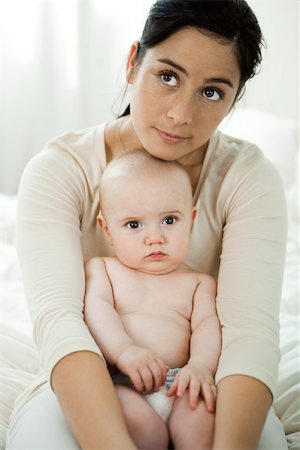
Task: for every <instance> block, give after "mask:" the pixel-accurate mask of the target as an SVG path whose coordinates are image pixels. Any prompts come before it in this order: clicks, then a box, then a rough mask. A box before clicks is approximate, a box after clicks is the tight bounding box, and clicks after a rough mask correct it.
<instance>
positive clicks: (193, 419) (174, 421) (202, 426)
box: [169, 392, 215, 450]
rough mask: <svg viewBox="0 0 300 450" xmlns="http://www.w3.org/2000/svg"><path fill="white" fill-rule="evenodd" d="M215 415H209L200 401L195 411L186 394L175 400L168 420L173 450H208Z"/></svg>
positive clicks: (211, 439)
mask: <svg viewBox="0 0 300 450" xmlns="http://www.w3.org/2000/svg"><path fill="white" fill-rule="evenodd" d="M214 420H215V415H214V414H213V413H209V412H208V411H207V409H206V407H205V403H204V401H203V400H202V399H199V403H198V405H197V408H196V409H192V408H191V407H190V405H189V397H188V392H186V393H185V394H184V396H183V397H181V398H176V400H175V402H174V405H173V409H172V413H171V416H170V419H169V431H170V436H171V440H172V443H173V445H174V448H175V449H188V450H194V449H197V450H210V449H211V448H212V443H213V433H214Z"/></svg>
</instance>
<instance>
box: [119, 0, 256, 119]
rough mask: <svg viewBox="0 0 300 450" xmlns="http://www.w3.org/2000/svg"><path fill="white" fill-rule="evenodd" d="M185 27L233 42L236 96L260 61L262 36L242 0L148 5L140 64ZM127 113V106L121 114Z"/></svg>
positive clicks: (163, 0) (167, 1)
mask: <svg viewBox="0 0 300 450" xmlns="http://www.w3.org/2000/svg"><path fill="white" fill-rule="evenodd" d="M184 27H194V28H197V29H198V30H199V31H201V32H202V33H203V34H206V35H208V36H211V37H214V38H215V39H219V40H220V41H221V42H225V43H226V42H227V43H230V42H234V44H235V52H236V57H237V61H238V64H239V68H240V73H241V77H240V85H239V89H238V92H237V97H238V96H241V93H243V88H244V85H245V83H246V81H247V80H248V79H250V78H252V77H253V76H254V75H255V74H256V72H257V70H258V68H259V65H260V63H261V59H262V55H261V47H262V45H263V36H262V33H261V30H260V27H259V24H258V21H257V19H256V16H255V14H254V13H253V11H252V9H251V8H250V7H249V5H248V3H247V2H246V1H245V0H189V1H185V0H157V1H156V2H155V3H154V4H153V5H152V7H151V9H150V12H149V15H148V18H147V20H146V23H145V27H144V30H143V33H142V37H141V40H140V42H139V47H138V51H137V63H140V62H141V61H142V59H143V57H144V56H145V54H146V52H147V50H148V49H149V48H152V47H155V46H156V45H157V44H159V43H160V42H163V41H164V40H165V39H167V38H168V37H169V36H171V35H172V34H174V33H176V32H177V31H179V30H180V29H182V28H184ZM129 113H130V105H129V106H128V107H127V108H126V110H125V111H124V113H123V116H125V115H127V114H129Z"/></svg>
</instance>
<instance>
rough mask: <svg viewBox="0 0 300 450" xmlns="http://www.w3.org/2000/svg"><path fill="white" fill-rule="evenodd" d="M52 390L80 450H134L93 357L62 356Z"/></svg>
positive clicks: (104, 371) (102, 365) (107, 377)
mask: <svg viewBox="0 0 300 450" xmlns="http://www.w3.org/2000/svg"><path fill="white" fill-rule="evenodd" d="M52 386H53V388H54V392H55V394H56V395H57V398H58V400H59V402H60V405H61V407H62V409H63V411H64V414H65V417H66V419H67V421H68V423H69V426H70V428H71V430H72V432H73V434H74V436H75V437H76V439H77V441H78V443H79V445H80V448H82V449H83V450H91V449H93V450H98V449H99V450H100V449H103V450H116V449H120V450H121V449H126V450H127V449H128V450H131V449H132V450H133V449H135V448H136V447H135V446H134V444H133V443H132V441H131V438H130V437H129V434H128V431H127V428H126V426H125V423H124V419H123V414H122V411H121V408H120V404H119V401H118V399H117V396H116V393H115V389H114V386H113V384H112V381H111V378H110V375H109V373H108V371H107V368H106V366H105V363H104V361H103V360H102V359H101V358H100V357H99V356H98V355H96V354H95V353H91V352H77V353H72V354H70V355H68V356H65V357H64V358H63V359H62V360H61V361H59V362H58V363H57V365H56V367H55V368H54V370H53V372H52Z"/></svg>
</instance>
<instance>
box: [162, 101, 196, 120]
mask: <svg viewBox="0 0 300 450" xmlns="http://www.w3.org/2000/svg"><path fill="white" fill-rule="evenodd" d="M193 108H194V105H193V100H192V99H191V98H190V97H189V96H188V95H177V96H174V97H173V98H172V102H171V104H170V105H169V108H168V111H167V116H168V118H169V119H171V120H172V121H173V123H174V124H175V125H177V126H178V125H188V124H190V123H191V122H192V119H193Z"/></svg>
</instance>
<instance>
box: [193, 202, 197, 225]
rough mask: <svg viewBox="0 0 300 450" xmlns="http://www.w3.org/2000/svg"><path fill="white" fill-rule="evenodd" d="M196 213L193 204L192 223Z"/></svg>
mask: <svg viewBox="0 0 300 450" xmlns="http://www.w3.org/2000/svg"><path fill="white" fill-rule="evenodd" d="M196 215H197V208H196V207H195V206H194V207H193V210H192V223H193V222H194V220H195V218H196Z"/></svg>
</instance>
